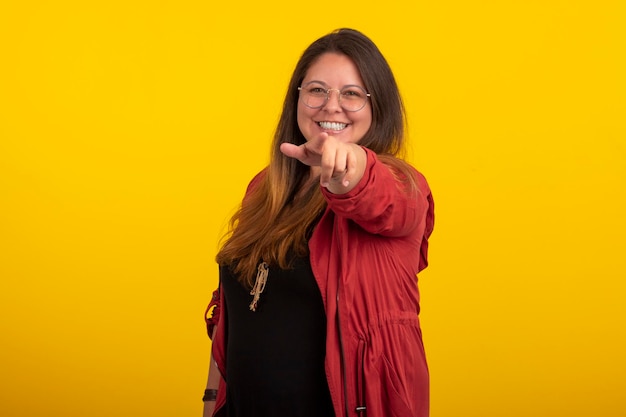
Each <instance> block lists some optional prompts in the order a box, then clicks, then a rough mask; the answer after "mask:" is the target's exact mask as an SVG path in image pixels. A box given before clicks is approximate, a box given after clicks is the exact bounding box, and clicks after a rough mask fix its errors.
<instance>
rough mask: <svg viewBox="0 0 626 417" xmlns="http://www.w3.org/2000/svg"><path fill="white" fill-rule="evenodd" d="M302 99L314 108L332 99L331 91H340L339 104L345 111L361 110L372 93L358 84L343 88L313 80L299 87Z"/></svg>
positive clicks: (305, 103) (306, 104)
mask: <svg viewBox="0 0 626 417" xmlns="http://www.w3.org/2000/svg"><path fill="white" fill-rule="evenodd" d="M298 91H300V99H301V100H302V103H304V105H305V106H307V107H310V108H312V109H319V108H320V107H323V106H324V105H325V104H326V103H327V102H328V100H329V99H330V92H331V91H336V92H337V93H339V98H338V100H339V105H340V106H341V108H342V109H344V110H345V111H359V110H361V109H362V108H363V107H365V104H367V99H368V98H369V97H370V94H369V93H368V92H367V91H365V90H364V89H363V88H362V87H359V86H358V85H347V86H345V87H343V88H342V89H341V90H337V89H335V88H326V86H325V85H324V84H321V83H318V82H316V81H312V82H309V83H306V84H304V85H303V86H301V87H298Z"/></svg>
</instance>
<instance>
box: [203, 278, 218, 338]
mask: <svg viewBox="0 0 626 417" xmlns="http://www.w3.org/2000/svg"><path fill="white" fill-rule="evenodd" d="M220 307H221V304H220V287H219V286H218V287H217V289H216V290H215V291H213V296H212V297H211V302H210V303H209V305H208V306H207V308H206V310H205V312H204V321H205V322H206V330H207V333H208V334H209V338H211V339H212V338H213V329H215V326H217V323H218V322H219V321H220V313H221V308H220ZM211 309H212V311H211ZM209 314H210V316H209Z"/></svg>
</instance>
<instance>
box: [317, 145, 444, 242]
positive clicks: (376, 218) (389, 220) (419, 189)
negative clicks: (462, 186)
mask: <svg viewBox="0 0 626 417" xmlns="http://www.w3.org/2000/svg"><path fill="white" fill-rule="evenodd" d="M363 149H364V150H365V152H366V154H367V164H366V168H365V173H364V174H363V177H362V178H361V180H360V181H359V183H358V184H357V186H356V187H354V188H353V189H352V190H350V192H348V193H346V194H332V193H331V192H330V191H328V190H327V189H326V188H322V192H323V193H324V196H325V197H326V200H327V202H328V207H329V208H330V210H332V211H333V212H334V213H335V214H336V215H338V216H341V217H344V218H347V219H350V220H352V221H354V222H355V223H357V224H358V225H359V226H360V227H361V228H363V229H364V230H366V231H367V232H369V233H372V234H379V235H384V236H393V237H401V236H407V235H409V234H411V233H412V232H413V231H414V230H415V229H416V228H417V227H418V226H419V225H420V224H421V223H422V222H424V221H426V223H427V225H426V226H428V223H429V221H430V228H431V231H432V214H433V213H432V212H433V207H432V197H431V195H430V189H429V187H428V184H427V182H426V179H425V178H424V177H423V176H422V175H421V174H420V173H419V172H417V171H416V170H415V169H413V168H412V167H411V169H412V170H413V175H414V178H415V182H416V185H417V186H416V187H415V188H411V187H410V186H408V183H407V182H404V181H402V180H401V179H402V175H403V174H402V173H400V172H395V173H394V172H393V171H392V168H390V167H389V166H387V165H385V164H383V163H382V162H381V161H380V160H379V159H378V158H377V156H376V154H375V153H374V152H373V151H371V150H369V149H367V148H363ZM427 218H430V219H431V220H428V219H427Z"/></svg>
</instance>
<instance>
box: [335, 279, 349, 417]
mask: <svg viewBox="0 0 626 417" xmlns="http://www.w3.org/2000/svg"><path fill="white" fill-rule="evenodd" d="M339 282H340V280H337V316H336V317H337V336H338V337H339V355H340V358H341V372H342V377H343V378H342V383H343V404H344V409H345V413H346V417H350V413H349V409H348V385H347V380H348V378H347V372H346V355H345V353H344V350H343V339H342V337H341V321H340V320H339Z"/></svg>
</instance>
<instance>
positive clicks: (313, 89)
mask: <svg viewBox="0 0 626 417" xmlns="http://www.w3.org/2000/svg"><path fill="white" fill-rule="evenodd" d="M308 92H309V94H313V95H315V96H324V95H326V89H324V88H322V87H309V88H308Z"/></svg>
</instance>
